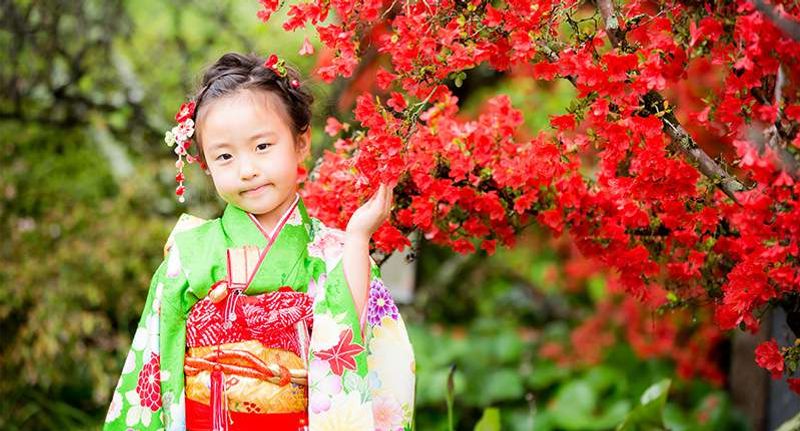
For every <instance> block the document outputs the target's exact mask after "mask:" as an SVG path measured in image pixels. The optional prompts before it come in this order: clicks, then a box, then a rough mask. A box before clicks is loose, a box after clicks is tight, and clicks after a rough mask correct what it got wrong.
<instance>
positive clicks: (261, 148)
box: [256, 143, 272, 151]
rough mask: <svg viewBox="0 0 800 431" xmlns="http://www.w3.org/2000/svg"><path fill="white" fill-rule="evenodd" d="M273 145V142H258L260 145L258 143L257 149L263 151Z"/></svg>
mask: <svg viewBox="0 0 800 431" xmlns="http://www.w3.org/2000/svg"><path fill="white" fill-rule="evenodd" d="M271 146H272V144H268V143H262V144H258V145H256V149H257V150H262V151H263V150H266V149H267V148H269V147H271Z"/></svg>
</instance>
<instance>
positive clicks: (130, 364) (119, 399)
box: [103, 217, 188, 431]
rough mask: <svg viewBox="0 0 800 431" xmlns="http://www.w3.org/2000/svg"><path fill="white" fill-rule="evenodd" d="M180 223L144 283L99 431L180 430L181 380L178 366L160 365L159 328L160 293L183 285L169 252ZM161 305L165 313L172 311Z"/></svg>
mask: <svg viewBox="0 0 800 431" xmlns="http://www.w3.org/2000/svg"><path fill="white" fill-rule="evenodd" d="M184 220H185V218H184V217H181V220H179V222H178V225H177V226H176V228H175V229H173V232H172V234H171V235H170V240H168V241H167V247H165V254H166V255H165V258H164V260H163V261H162V262H161V264H160V265H159V266H158V269H156V271H155V273H154V274H153V277H152V279H151V281H150V288H149V291H148V293H147V299H146V301H145V305H144V309H143V310H142V315H141V318H140V320H139V324H138V326H137V328H136V332H135V333H134V336H133V341H132V343H131V347H130V350H129V351H128V355H127V357H126V359H125V363H124V365H123V367H122V373H121V375H120V378H119V381H118V383H117V386H116V387H115V389H114V393H113V395H112V398H111V404H110V405H109V408H108V413H107V414H106V419H105V424H104V426H103V429H104V430H107V431H115V430H128V429H131V428H132V429H136V430H162V429H165V428H167V429H182V428H183V427H182V426H181V424H182V423H184V421H183V412H182V409H181V408H180V407H182V406H179V404H180V402H179V401H180V399H182V397H181V396H180V395H179V393H180V389H182V388H181V385H180V383H181V382H178V380H180V379H182V374H181V373H180V370H181V369H182V364H171V362H175V361H171V360H167V361H164V360H162V352H161V350H162V344H163V343H162V341H164V340H162V337H161V334H162V332H164V331H163V330H164V329H165V328H162V326H163V319H162V318H163V317H164V316H162V306H163V305H164V304H162V302H163V301H164V300H165V298H164V296H165V295H164V292H165V291H166V292H176V291H181V290H182V289H183V288H184V287H185V286H187V285H188V281H187V279H186V277H185V275H184V272H183V270H182V269H181V266H180V259H179V257H178V250H177V248H175V249H174V250H171V249H170V247H169V245H170V243H171V239H172V237H173V235H174V233H176V232H177V231H179V230H181V226H180V225H181V224H182V223H181V221H184ZM167 305H168V306H167V307H166V308H167V309H172V308H174V307H172V306H169V304H167ZM168 314H172V313H168ZM181 359H182V358H181ZM172 365H175V366H172ZM171 374H172V375H171ZM175 383H178V384H177V385H176V384H175ZM176 389H177V391H176ZM175 425H177V426H175Z"/></svg>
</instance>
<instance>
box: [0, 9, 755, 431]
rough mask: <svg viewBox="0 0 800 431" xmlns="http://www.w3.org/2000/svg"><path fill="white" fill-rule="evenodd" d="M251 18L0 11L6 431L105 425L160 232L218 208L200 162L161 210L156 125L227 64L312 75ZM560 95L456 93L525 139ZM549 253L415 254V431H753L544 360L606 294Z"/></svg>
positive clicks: (343, 86)
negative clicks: (521, 127)
mask: <svg viewBox="0 0 800 431" xmlns="http://www.w3.org/2000/svg"><path fill="white" fill-rule="evenodd" d="M258 7H259V5H258V2H257V1H255V0H253V1H238V2H233V1H215V2H192V3H186V2H177V1H152V0H141V1H135V2H134V1H86V2H78V1H41V2H31V1H5V2H3V7H2V11H1V12H0V13H2V16H1V17H0V20H1V21H2V27H1V29H0V50H1V51H0V52H3V57H2V58H3V61H2V62H0V85H2V87H3V91H2V97H0V222H2V223H0V229H2V230H0V238H2V239H0V334H2V335H1V336H0V337H1V338H0V339H2V343H0V358H1V359H0V372H1V373H2V377H1V378H0V429H3V430H9V431H12V430H23V429H24V430H64V429H97V428H99V427H100V426H101V424H102V421H103V418H104V415H105V411H106V408H107V405H108V402H109V397H110V395H111V393H112V390H113V387H114V385H115V384H116V380H117V378H118V376H119V373H120V370H121V367H122V363H123V361H124V357H125V354H126V353H127V350H128V348H129V346H130V342H131V337H132V334H133V331H134V329H135V327H136V324H137V322H138V319H139V315H140V313H141V308H142V307H143V304H144V300H145V296H146V291H147V286H148V285H149V278H150V276H151V275H152V272H153V271H154V270H155V268H156V266H157V265H158V264H159V262H160V260H161V257H162V248H161V247H162V245H163V243H164V241H165V239H166V236H167V234H168V233H169V230H170V229H171V227H172V226H173V225H174V223H175V222H176V220H177V216H178V215H179V214H180V213H182V212H184V211H185V212H190V213H192V214H194V215H197V216H200V217H205V218H210V217H216V216H217V215H219V212H220V211H221V209H222V208H223V205H222V202H221V201H219V200H218V199H217V198H216V196H215V195H214V193H213V189H212V188H211V187H210V184H209V182H208V180H207V179H206V178H205V175H203V174H202V173H200V172H199V170H197V169H196V168H190V169H189V170H188V177H189V178H188V183H189V184H190V192H189V195H188V202H190V203H189V205H188V208H187V207H183V206H180V205H179V204H178V203H177V201H176V200H175V199H174V195H173V188H174V178H173V177H174V166H173V162H174V158H173V157H172V153H171V151H170V149H169V148H168V147H166V146H165V145H164V143H163V132H164V131H165V130H166V129H167V128H169V127H170V126H171V123H172V119H173V116H174V112H175V110H176V109H177V107H178V106H179V105H180V103H181V102H182V101H184V100H185V99H186V98H187V96H188V95H189V94H191V93H192V91H193V90H194V88H195V85H196V83H197V80H198V79H199V73H200V71H201V70H202V69H203V68H204V67H205V66H208V65H210V64H211V63H213V62H214V61H215V60H216V59H217V58H218V57H219V56H221V55H222V54H223V53H225V52H228V51H246V52H247V51H252V52H257V53H262V54H267V53H269V52H276V53H277V54H279V55H280V56H282V57H284V58H286V59H287V60H288V61H289V62H290V63H292V64H294V65H296V66H298V67H299V68H300V69H301V70H303V71H304V72H306V73H307V74H308V73H309V72H310V71H311V70H312V68H313V66H314V62H315V61H316V60H315V58H314V57H301V56H299V55H298V54H297V51H298V50H299V48H300V45H301V43H302V40H303V37H304V35H303V34H300V33H286V32H284V31H283V30H281V29H280V27H279V26H278V23H279V22H280V17H278V16H276V17H275V18H273V20H272V21H271V23H272V24H271V25H269V26H267V25H264V24H262V23H261V22H259V21H258V19H257V18H256V11H257V10H258ZM315 45H316V46H319V45H318V44H316V43H315ZM357 84H358V83H356V82H352V81H346V80H341V81H336V82H335V83H333V84H331V85H326V84H323V83H311V85H312V88H313V91H314V93H315V95H316V98H317V102H316V104H315V123H314V130H315V132H314V133H313V140H314V141H313V145H314V148H315V151H314V152H315V155H319V154H320V152H321V151H322V149H324V148H326V147H330V146H331V145H332V142H331V138H329V137H328V136H327V135H326V134H325V133H323V132H322V129H323V127H324V122H325V118H326V117H327V116H328V115H335V116H337V118H339V119H340V120H348V119H351V116H352V113H351V112H352V107H351V106H342V100H343V99H344V100H347V96H346V95H347V92H348V91H353V90H352V89H353V88H354V87H357V86H358V85H360V84H358V85H357ZM571 91H572V90H571V88H570V87H569V85H568V84H565V85H563V86H555V87H547V88H542V87H538V84H537V83H535V82H533V81H531V80H529V79H525V78H521V77H513V76H503V77H499V76H495V75H492V74H491V73H489V72H488V71H484V70H482V69H477V70H475V71H474V73H472V74H470V76H468V79H467V80H466V81H465V85H464V86H463V87H462V88H459V89H458V92H459V97H460V98H462V101H463V109H464V112H465V113H467V114H470V113H471V114H474V113H476V112H478V111H479V110H480V106H481V101H482V100H484V99H485V98H486V97H487V96H489V95H494V94H497V93H506V94H509V96H510V97H511V98H512V101H513V103H514V105H515V106H516V107H517V108H519V109H522V110H523V111H524V112H525V116H526V125H527V127H528V128H529V129H530V130H532V131H536V130H538V129H540V128H542V127H546V126H547V123H548V120H547V119H548V115H549V114H558V113H563V111H564V110H565V109H566V106H564V103H565V102H564V101H565V100H569V98H570V96H571ZM548 241H549V239H548V238H547V237H545V236H544V235H543V234H541V233H539V232H538V231H536V230H535V229H534V228H532V229H531V231H530V232H528V234H527V235H526V236H525V237H524V238H523V239H522V240H521V241H520V244H519V246H518V247H516V248H515V249H514V250H501V251H500V252H499V253H498V254H497V255H495V256H492V257H487V256H485V255H481V254H477V255H472V256H461V255H454V254H453V253H452V252H449V251H447V250H443V249H439V248H437V247H433V246H430V245H428V244H424V243H423V244H421V247H420V251H419V253H418V255H417V265H418V282H417V287H416V294H415V296H414V300H413V302H412V303H410V304H407V305H405V306H404V307H403V309H402V312H403V313H404V315H406V316H407V321H408V322H409V325H410V327H409V331H410V333H411V336H412V341H413V344H414V348H415V352H416V356H417V370H418V382H417V406H416V412H417V423H416V429H418V430H447V429H459V430H472V429H480V430H495V429H510V430H531V429H536V430H556V429H559V430H589V429H593V430H603V429H614V428H616V427H617V426H618V425H620V424H622V425H621V427H622V429H662V428H663V427H665V426H666V427H669V429H675V430H684V429H685V430H706V429H707V430H712V429H726V430H736V429H747V426H746V424H745V421H744V418H743V416H742V415H741V414H740V413H737V412H736V411H735V409H733V408H732V407H731V402H730V398H729V396H728V395H727V394H726V392H725V391H724V390H723V389H722V388H721V387H718V386H714V385H712V384H710V383H707V382H705V381H703V380H702V379H691V380H683V379H681V378H679V377H677V375H676V367H675V364H674V363H672V362H671V361H670V360H669V359H665V358H651V359H648V360H643V359H640V358H638V357H637V355H636V354H635V353H634V351H633V349H631V347H630V346H629V345H627V343H626V342H625V341H624V337H621V336H615V337H614V338H613V339H612V342H611V344H610V345H608V346H606V347H604V348H603V349H602V351H601V354H600V356H599V357H596V358H593V359H592V360H590V361H581V358H580V356H581V355H582V354H583V353H582V351H581V349H580V347H581V346H576V348H575V349H574V350H571V351H569V352H565V353H564V355H572V356H571V357H569V358H565V359H569V360H567V361H554V360H551V359H545V356H546V355H540V354H539V353H538V352H539V350H540V348H542V346H543V345H545V344H547V343H551V344H552V343H563V344H568V343H569V342H570V334H571V331H572V330H573V329H574V328H575V327H577V326H578V325H580V323H581V322H583V321H584V320H585V319H586V318H587V317H588V316H592V315H593V314H594V313H597V304H598V303H599V302H600V301H602V300H603V298H604V297H605V296H606V295H608V294H607V293H606V292H605V289H604V285H605V282H606V281H605V278H604V276H603V275H602V274H598V275H595V276H592V277H589V278H586V279H582V280H578V281H575V280H573V279H570V275H569V273H568V272H566V271H565V270H564V269H565V266H566V265H568V264H569V260H570V259H572V257H571V256H568V255H564V254H563V253H562V254H559V253H556V252H554V249H555V247H556V246H555V245H553V247H552V248H551V247H550V246H549V245H548V244H551V243H550V242H548ZM559 247H563V244H561V245H560V246H559ZM448 382H450V384H448ZM648 388H651V389H650V390H649V392H648V393H649V395H648V396H647V397H645V400H644V402H642V399H641V396H642V395H643V394H644V393H645V391H646V390H647V389H648ZM448 406H451V408H448ZM448 412H452V416H450V415H449V413H448Z"/></svg>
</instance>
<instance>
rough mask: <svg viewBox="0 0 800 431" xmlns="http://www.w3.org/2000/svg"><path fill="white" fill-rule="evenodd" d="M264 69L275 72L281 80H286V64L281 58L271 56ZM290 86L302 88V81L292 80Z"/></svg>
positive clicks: (265, 62)
mask: <svg viewBox="0 0 800 431" xmlns="http://www.w3.org/2000/svg"><path fill="white" fill-rule="evenodd" d="M264 67H266V68H267V69H271V70H272V71H273V72H275V74H276V75H278V76H280V77H281V78H286V62H285V61H284V60H283V59H282V58H279V57H278V56H277V55H275V54H270V56H269V57H267V60H266V61H264ZM289 84H291V86H292V87H294V88H298V87H300V81H298V80H296V79H292V80H291V82H289Z"/></svg>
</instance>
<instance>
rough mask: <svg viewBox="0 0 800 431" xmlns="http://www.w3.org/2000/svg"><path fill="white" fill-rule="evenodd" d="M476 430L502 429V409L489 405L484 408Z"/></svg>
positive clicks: (496, 430)
mask: <svg viewBox="0 0 800 431" xmlns="http://www.w3.org/2000/svg"><path fill="white" fill-rule="evenodd" d="M475 431H500V409H498V408H496V407H489V408H487V409H486V410H484V411H483V416H481V420H479V421H478V423H477V424H475Z"/></svg>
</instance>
